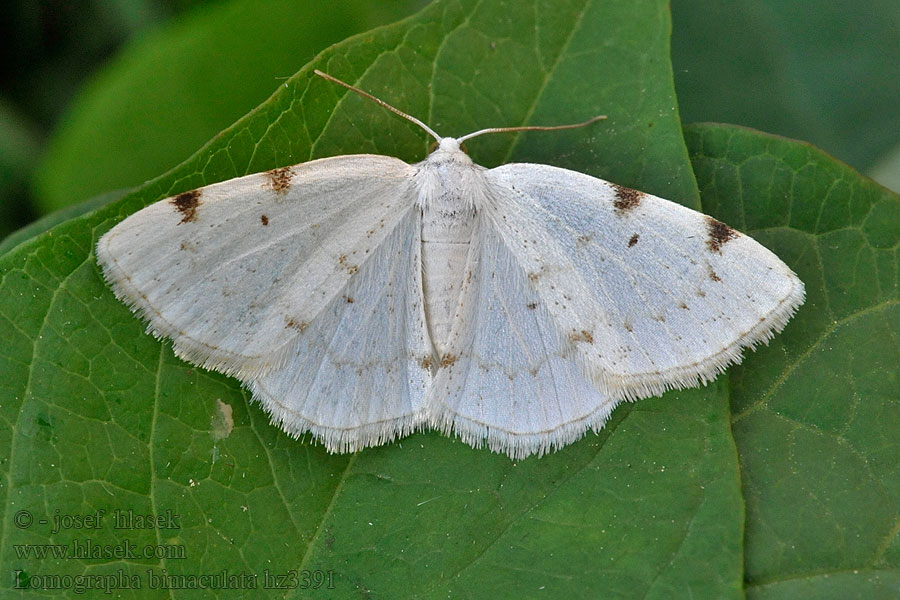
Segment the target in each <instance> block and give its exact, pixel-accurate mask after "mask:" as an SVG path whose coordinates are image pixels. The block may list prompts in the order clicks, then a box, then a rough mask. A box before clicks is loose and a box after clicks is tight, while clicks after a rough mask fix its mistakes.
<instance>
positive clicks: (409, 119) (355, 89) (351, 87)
mask: <svg viewBox="0 0 900 600" xmlns="http://www.w3.org/2000/svg"><path fill="white" fill-rule="evenodd" d="M315 74H316V75H318V76H319V77H323V78H325V79H327V80H328V81H333V82H335V83H337V84H340V85H342V86H344V87H345V88H347V89H348V90H353V91H354V92H356V93H357V94H359V95H360V96H362V97H363V98H368V99H369V100H371V101H373V102H376V103H378V104H380V105H381V106H383V107H385V108H386V109H388V110H389V111H391V112H392V113H394V114H398V115H400V116H401V117H403V118H404V119H407V120H408V121H412V122H413V123H415V124H416V125H418V126H419V127H421V128H422V129H424V130H425V131H427V132H428V135H430V136H431V137H433V138H434V139H436V140H437V141H439V142H440V141H441V136H439V135H438V134H436V133H435V132H434V130H433V129H431V127H429V126H428V125H426V124H425V123H423V122H422V121H420V120H418V119H417V118H415V117H414V116H412V115H408V114H406V113H405V112H403V111H402V110H399V109H397V108H394V107H393V106H391V105H390V104H388V103H387V102H385V101H384V100H382V99H380V98H376V97H375V96H373V95H372V94H370V93H369V92H364V91H362V90H361V89H359V88H357V87H353V86H352V85H350V84H349V83H344V82H343V81H341V80H340V79H338V78H337V77H332V76H331V75H329V74H328V73H323V72H322V71H320V70H318V69H316V70H315ZM485 131H487V130H485ZM480 133H483V132H480Z"/></svg>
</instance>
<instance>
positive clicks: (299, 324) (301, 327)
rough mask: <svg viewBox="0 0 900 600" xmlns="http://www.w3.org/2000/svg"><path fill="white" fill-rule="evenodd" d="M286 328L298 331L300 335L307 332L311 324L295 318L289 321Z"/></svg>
mask: <svg viewBox="0 0 900 600" xmlns="http://www.w3.org/2000/svg"><path fill="white" fill-rule="evenodd" d="M285 327H290V328H291V329H296V330H297V331H299V332H300V333H303V332H304V331H306V328H307V327H309V323H307V322H306V321H297V320H295V319H294V318H293V317H291V318H289V319H287V325H285Z"/></svg>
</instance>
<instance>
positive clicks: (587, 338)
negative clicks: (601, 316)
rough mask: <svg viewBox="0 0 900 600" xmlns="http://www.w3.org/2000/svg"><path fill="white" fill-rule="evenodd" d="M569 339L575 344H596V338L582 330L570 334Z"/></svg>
mask: <svg viewBox="0 0 900 600" xmlns="http://www.w3.org/2000/svg"><path fill="white" fill-rule="evenodd" d="M569 339H570V340H572V341H573V342H587V343H588V344H593V343H594V336H592V335H591V332H590V331H587V330H585V329H582V330H581V331H573V332H572V333H570V334H569Z"/></svg>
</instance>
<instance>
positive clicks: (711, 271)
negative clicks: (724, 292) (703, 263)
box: [709, 266, 722, 281]
mask: <svg viewBox="0 0 900 600" xmlns="http://www.w3.org/2000/svg"><path fill="white" fill-rule="evenodd" d="M709 278H710V279H712V280H713V281H722V278H721V277H719V276H718V275H717V274H716V272H715V271H713V268H712V266H709Z"/></svg>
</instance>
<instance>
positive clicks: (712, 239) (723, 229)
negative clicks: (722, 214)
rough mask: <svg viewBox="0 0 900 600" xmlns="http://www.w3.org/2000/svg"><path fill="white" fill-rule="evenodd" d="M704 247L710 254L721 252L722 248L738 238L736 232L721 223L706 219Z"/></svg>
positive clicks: (709, 218)
mask: <svg viewBox="0 0 900 600" xmlns="http://www.w3.org/2000/svg"><path fill="white" fill-rule="evenodd" d="M706 235H707V240H706V247H707V248H709V249H710V251H711V252H719V253H721V252H722V246H724V245H725V244H727V243H728V241H729V240H733V239H734V238H736V237H737V236H738V232H737V231H735V230H734V229H732V228H731V227H729V226H728V225H726V224H725V223H723V222H721V221H717V220H715V219H713V218H712V217H706Z"/></svg>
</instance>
